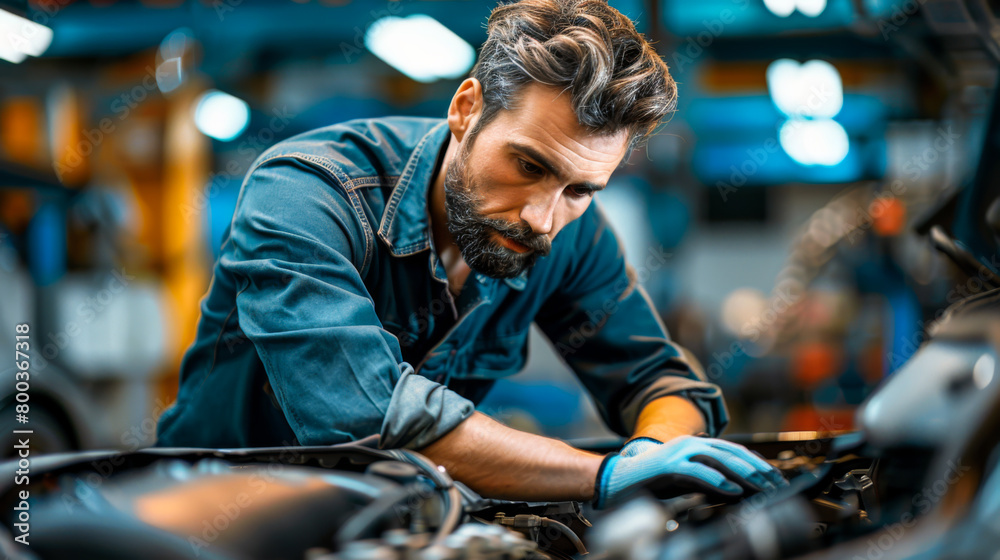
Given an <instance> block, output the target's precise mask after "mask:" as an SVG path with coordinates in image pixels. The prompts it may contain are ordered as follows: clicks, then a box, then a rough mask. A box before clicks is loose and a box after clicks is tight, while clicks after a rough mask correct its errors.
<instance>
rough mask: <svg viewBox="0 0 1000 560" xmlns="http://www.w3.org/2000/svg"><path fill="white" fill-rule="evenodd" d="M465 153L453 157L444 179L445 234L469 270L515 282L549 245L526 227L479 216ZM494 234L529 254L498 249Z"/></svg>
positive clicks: (544, 236)
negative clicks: (467, 170) (518, 244)
mask: <svg viewBox="0 0 1000 560" xmlns="http://www.w3.org/2000/svg"><path fill="white" fill-rule="evenodd" d="M467 153H468V150H460V153H459V154H456V157H455V159H454V160H453V161H452V162H451V164H449V165H448V171H447V172H446V173H445V177H444V201H445V209H446V210H447V212H448V231H449V232H450V233H451V236H452V238H453V239H454V241H455V244H456V245H458V249H459V250H460V251H461V252H462V258H464V259H465V262H466V263H467V264H468V265H469V268H471V269H472V270H474V271H476V272H479V273H481V274H485V275H486V276H490V277H492V278H514V277H516V276H518V275H520V274H521V273H522V272H523V271H525V270H527V269H528V268H530V267H531V266H532V265H533V264H535V260H536V259H537V258H538V257H542V256H545V255H548V254H549V251H551V250H552V245H551V243H550V242H549V238H548V237H547V236H546V235H544V234H534V233H532V231H531V228H530V227H529V226H528V225H527V224H525V223H520V224H511V223H508V222H507V221H506V220H498V219H495V218H488V217H486V216H483V215H482V214H481V213H479V211H478V210H477V207H478V202H479V196H478V195H479V194H481V193H482V189H481V186H478V185H475V184H473V181H472V179H471V178H469V177H468V175H467V173H466V168H465V156H466V155H467ZM496 233H499V234H500V235H503V236H505V237H507V238H509V239H512V240H514V241H516V242H517V243H520V244H521V245H524V246H525V247H527V248H528V249H529V251H527V252H524V253H518V252H517V251H513V250H511V249H508V248H507V247H504V246H503V245H500V243H499V242H497V241H496V240H495V239H493V236H494V235H495V234H496Z"/></svg>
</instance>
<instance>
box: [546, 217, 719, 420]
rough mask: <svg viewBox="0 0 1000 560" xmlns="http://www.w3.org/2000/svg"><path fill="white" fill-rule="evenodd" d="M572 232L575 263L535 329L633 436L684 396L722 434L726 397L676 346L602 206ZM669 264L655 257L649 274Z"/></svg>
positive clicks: (603, 410) (605, 413) (604, 413)
mask: <svg viewBox="0 0 1000 560" xmlns="http://www.w3.org/2000/svg"><path fill="white" fill-rule="evenodd" d="M574 233H575V235H574V239H572V240H567V241H569V242H570V243H572V246H573V248H572V249H570V250H572V251H573V252H574V256H573V259H572V262H571V263H570V264H569V267H568V271H567V273H566V275H565V278H563V280H562V281H561V282H560V285H559V287H558V288H556V290H555V292H554V293H552V294H551V295H550V296H549V297H548V298H547V299H546V302H545V304H544V305H543V307H542V309H541V310H540V312H539V314H538V315H537V316H536V323H537V324H538V325H539V327H540V328H541V329H542V331H543V332H544V333H545V334H546V336H547V337H548V338H549V340H550V341H551V342H552V344H553V345H554V347H555V350H556V352H557V353H558V354H559V355H560V356H561V357H562V358H563V360H565V361H566V363H567V364H568V365H569V366H570V367H571V368H572V369H573V371H574V372H575V373H576V375H577V377H578V378H579V379H580V381H581V383H582V384H583V386H584V387H585V388H586V389H587V391H588V392H589V393H590V394H591V396H593V398H594V400H595V401H596V405H597V410H598V412H599V413H600V415H601V417H602V418H603V419H604V421H605V423H606V424H607V425H608V427H609V428H611V429H612V430H613V431H614V432H616V433H618V434H619V435H622V436H625V437H628V436H630V435H631V434H632V433H633V431H634V430H635V423H636V421H637V419H638V417H639V412H640V411H641V410H642V408H643V407H644V406H645V405H646V404H647V403H649V402H650V401H652V400H653V399H656V398H659V397H663V396H667V395H679V396H682V397H685V398H687V399H688V400H690V401H691V402H692V403H693V404H694V405H695V406H697V407H698V409H699V410H700V411H701V412H702V415H703V416H704V417H705V424H706V426H707V431H708V433H709V435H712V436H717V435H719V434H720V433H721V432H722V430H723V429H724V428H725V427H726V424H728V422H729V416H728V413H727V411H726V405H725V403H724V401H723V399H722V392H721V391H720V389H719V387H718V386H717V385H715V384H713V383H709V382H708V380H707V378H706V376H705V374H704V372H703V371H702V370H701V369H700V368H698V367H694V366H692V363H691V362H690V361H689V359H688V358H687V357H685V354H687V355H688V356H690V354H689V353H687V351H686V350H684V349H682V348H681V347H680V346H678V345H677V344H675V343H674V342H672V341H671V340H670V336H669V335H668V334H667V329H666V327H665V326H664V325H663V323H662V321H660V318H659V315H658V314H657V313H656V310H655V309H654V308H653V306H652V303H651V302H650V300H649V296H647V295H646V292H645V291H644V290H643V289H642V287H641V286H640V285H639V284H638V282H637V278H636V277H637V274H636V273H635V271H634V269H632V267H631V266H629V265H628V264H627V263H626V261H625V256H624V251H623V250H622V247H621V245H620V243H619V242H618V239H617V237H616V236H615V234H614V232H613V231H612V229H611V227H610V226H609V224H608V222H607V219H606V218H605V217H604V215H603V213H602V212H601V210H600V207H599V205H598V204H597V202H596V201H595V202H594V203H593V204H591V206H590V208H588V209H587V211H586V212H585V213H584V215H583V216H581V217H580V224H579V226H578V228H576V231H575V232H574ZM553 249H554V250H555V248H553ZM664 258H666V257H665V256H664V255H662V251H661V252H660V253H656V252H655V251H651V252H650V254H649V259H647V262H645V263H643V264H644V265H645V266H646V267H647V268H648V269H649V270H647V272H652V270H653V269H655V268H659V267H662V266H664V262H663V259H664Z"/></svg>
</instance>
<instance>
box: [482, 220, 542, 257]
mask: <svg viewBox="0 0 1000 560" xmlns="http://www.w3.org/2000/svg"><path fill="white" fill-rule="evenodd" d="M484 221H486V223H487V225H489V226H490V227H492V228H493V229H495V230H497V232H499V233H500V235H503V236H505V237H507V238H509V239H513V240H514V241H516V242H518V243H520V244H521V245H524V246H525V247H527V248H529V249H531V250H532V252H534V253H537V254H538V256H541V257H544V256H545V255H548V254H549V252H551V251H552V242H551V241H549V237H548V236H547V235H545V234H536V233H533V232H532V231H531V227H530V226H529V225H528V224H524V223H522V224H511V223H508V222H506V221H504V220H495V219H485V220H484Z"/></svg>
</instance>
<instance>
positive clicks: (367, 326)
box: [221, 158, 474, 448]
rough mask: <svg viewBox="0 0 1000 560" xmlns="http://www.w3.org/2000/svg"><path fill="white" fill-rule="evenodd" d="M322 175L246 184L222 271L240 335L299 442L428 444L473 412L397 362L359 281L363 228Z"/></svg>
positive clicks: (280, 168)
mask: <svg viewBox="0 0 1000 560" xmlns="http://www.w3.org/2000/svg"><path fill="white" fill-rule="evenodd" d="M325 173H326V171H325V169H322V168H318V167H315V166H313V165H312V164H310V163H307V162H304V161H301V160H298V159H292V158H279V159H275V160H271V161H269V162H267V163H265V164H263V165H261V166H259V167H257V168H255V169H254V170H253V172H252V173H251V174H250V175H249V176H248V178H247V180H246V183H245V184H244V187H243V191H242V192H241V194H240V199H239V201H238V203H237V207H236V213H235V215H234V217H233V222H232V224H231V231H230V238H229V239H230V242H231V243H232V244H233V250H232V251H230V253H231V256H230V257H225V259H226V260H224V261H223V262H222V263H221V264H222V266H224V267H226V268H228V269H229V270H230V271H232V272H233V274H234V276H235V277H236V278H238V279H239V285H238V294H237V296H236V311H237V313H238V318H239V322H240V327H241V328H242V329H243V331H244V333H246V336H247V338H248V339H249V340H250V341H251V342H252V343H253V344H254V346H255V348H256V350H257V353H258V355H259V356H260V359H261V362H262V363H263V364H264V368H265V370H266V372H267V377H268V381H269V382H270V385H271V388H272V390H273V392H274V395H275V398H276V400H277V401H278V404H279V405H280V407H281V409H282V411H283V412H284V415H285V418H286V419H287V421H288V423H289V425H290V426H291V428H292V431H293V432H294V433H295V435H296V439H297V440H298V442H299V443H300V444H303V445H326V444H333V443H340V442H344V441H353V440H357V439H360V438H363V437H365V436H368V435H371V434H376V433H379V434H381V436H382V437H381V438H380V445H381V446H382V447H412V448H418V447H421V446H423V445H427V444H428V443H430V442H432V441H434V440H435V439H437V438H439V437H441V436H442V435H444V434H445V433H447V432H448V431H450V430H451V429H452V428H454V427H455V426H457V425H458V424H459V423H460V422H462V421H463V420H464V419H465V418H467V417H468V416H469V415H471V414H472V412H473V409H474V406H473V404H472V403H471V402H470V401H469V400H467V399H465V398H464V397H462V396H461V395H459V394H458V393H455V392H454V391H451V390H449V389H448V388H447V387H445V386H443V385H441V384H439V383H435V382H433V381H431V380H429V379H426V378H423V377H421V376H419V375H417V374H415V373H414V371H413V368H412V367H411V366H410V364H408V363H406V362H403V360H402V353H401V351H400V347H399V342H398V340H397V339H396V337H395V336H393V335H392V334H391V333H389V332H388V331H386V330H385V329H384V328H382V324H381V321H380V320H379V318H378V316H377V314H376V312H375V306H374V304H373V302H372V299H371V296H370V295H369V293H368V290H367V288H366V287H365V284H364V281H363V279H362V276H361V273H360V271H361V270H363V264H364V263H365V262H366V261H367V259H368V258H369V255H368V253H367V251H371V250H373V247H372V246H371V245H372V244H373V243H374V242H373V241H372V240H371V239H369V238H366V232H367V233H368V234H370V232H371V229H370V228H369V227H368V224H367V221H366V220H365V217H364V215H363V214H359V213H358V211H356V210H355V209H354V206H353V204H354V203H358V204H359V201H358V200H357V199H356V198H355V197H356V194H354V193H350V192H348V191H346V190H345V189H344V188H343V187H342V186H341V184H340V182H339V181H337V180H336V178H335V177H334V176H333V175H324V174H325ZM359 206H360V204H359Z"/></svg>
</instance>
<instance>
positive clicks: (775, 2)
mask: <svg viewBox="0 0 1000 560" xmlns="http://www.w3.org/2000/svg"><path fill="white" fill-rule="evenodd" d="M764 6H766V7H767V9H768V10H770V12H771V13H772V14H774V15H776V16H778V17H788V16H790V15H792V12H794V11H795V0H764Z"/></svg>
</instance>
